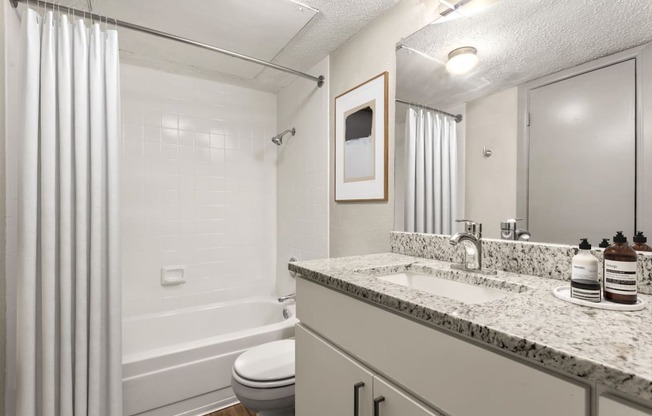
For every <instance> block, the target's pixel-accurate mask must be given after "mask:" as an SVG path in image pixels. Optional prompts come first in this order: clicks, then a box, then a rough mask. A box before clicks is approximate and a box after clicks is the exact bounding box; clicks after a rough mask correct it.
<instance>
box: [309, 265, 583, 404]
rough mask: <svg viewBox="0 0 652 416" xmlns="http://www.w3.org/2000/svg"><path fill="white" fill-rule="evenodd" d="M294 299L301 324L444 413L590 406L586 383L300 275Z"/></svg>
mask: <svg viewBox="0 0 652 416" xmlns="http://www.w3.org/2000/svg"><path fill="white" fill-rule="evenodd" d="M297 300H298V303H297V317H298V318H299V320H300V321H301V322H302V324H303V325H305V326H307V327H309V328H311V329H312V330H314V331H315V332H317V333H319V334H320V335H322V336H324V337H325V338H327V339H328V340H329V341H331V342H332V343H334V344H335V345H337V346H339V347H340V348H342V349H343V350H345V351H346V352H347V353H349V354H350V355H351V356H353V357H355V358H356V359H358V360H360V361H362V362H363V363H365V364H367V365H368V366H370V367H371V368H372V369H373V370H375V371H377V372H378V373H381V374H382V375H384V376H386V377H388V378H390V379H391V380H393V381H395V382H396V383H397V384H399V385H400V386H402V387H403V388H404V389H406V390H407V391H409V392H410V393H411V394H414V395H415V396H417V397H419V398H420V399H421V400H423V401H424V402H425V403H429V404H431V405H432V406H433V407H435V408H437V409H440V410H441V411H443V412H445V413H447V414H451V415H455V416H477V415H528V416H549V415H564V416H585V415H586V414H587V413H588V403H589V396H590V394H589V389H588V387H585V386H581V385H579V384H577V383H574V382H572V381H569V380H565V379H562V378H559V377H556V376H553V375H551V374H549V373H547V372H545V371H541V370H538V369H535V368H533V367H530V366H528V365H526V364H523V363H521V362H518V361H516V360H512V359H510V358H507V357H505V356H503V355H501V354H498V353H495V352H492V351H489V350H487V349H484V348H482V347H479V346H477V345H475V344H473V343H471V342H467V341H463V340H461V339H459V338H456V337H454V336H451V335H448V334H446V333H445V332H442V331H438V330H436V329H433V328H430V327H427V326H425V325H421V324H418V323H416V322H414V321H411V320H409V319H407V318H403V317H400V316H398V315H396V314H394V313H391V312H388V311H385V310H383V309H381V308H378V307H375V306H372V305H369V304H367V303H365V302H362V301H359V300H356V299H353V298H351V297H349V296H346V295H344V294H341V293H339V292H336V291H333V290H331V289H328V288H325V287H322V286H319V285H317V284H315V283H312V282H309V281H307V280H305V279H303V278H300V279H298V280H297Z"/></svg>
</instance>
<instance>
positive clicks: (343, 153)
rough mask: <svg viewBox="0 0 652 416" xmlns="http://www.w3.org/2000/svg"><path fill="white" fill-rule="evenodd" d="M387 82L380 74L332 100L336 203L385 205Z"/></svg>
mask: <svg viewBox="0 0 652 416" xmlns="http://www.w3.org/2000/svg"><path fill="white" fill-rule="evenodd" d="M387 82H388V74H387V72H383V73H382V74H380V75H378V76H376V77H374V78H372V79H370V80H369V81H367V82H365V83H363V84H360V85H358V86H357V87H355V88H353V89H351V90H349V91H347V92H345V93H343V94H341V95H339V96H337V97H336V98H335V202H361V201H387V120H388V114H387V113H388V108H387V107H388V103H387Z"/></svg>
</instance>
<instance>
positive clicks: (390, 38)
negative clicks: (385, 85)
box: [329, 0, 440, 257]
mask: <svg viewBox="0 0 652 416" xmlns="http://www.w3.org/2000/svg"><path fill="white" fill-rule="evenodd" d="M439 6H440V3H439V2H438V1H436V0H427V1H426V0H402V1H400V2H399V3H398V4H397V5H396V6H394V8H392V9H391V10H389V11H388V12H387V13H386V14H384V15H383V16H381V17H380V18H378V19H377V20H376V21H374V22H372V23H371V24H370V25H369V26H367V27H366V28H365V29H364V30H363V31H361V32H360V33H358V34H357V35H355V36H354V37H352V38H351V39H349V40H348V41H347V42H346V43H345V44H344V45H342V46H341V47H340V48H338V49H337V50H336V51H335V52H333V53H332V54H331V56H330V95H331V99H330V106H331V109H332V108H333V107H332V106H333V103H334V100H335V97H337V96H338V95H340V94H341V93H343V92H345V91H347V90H349V89H351V88H353V87H355V86H356V85H358V84H360V83H362V82H365V81H367V80H368V79H370V78H372V77H374V76H376V75H378V74H380V73H382V72H384V71H388V72H389V126H388V134H389V171H388V175H389V200H388V201H387V202H366V203H353V202H349V203H341V202H340V203H336V202H334V199H335V198H334V195H333V193H334V192H333V185H331V186H330V256H331V257H339V256H348V255H356V254H368V253H378V252H384V251H389V232H390V231H391V230H392V229H393V228H394V110H395V103H394V99H395V94H394V93H395V87H396V44H397V43H398V42H399V41H400V40H401V39H402V38H405V37H407V36H409V35H410V34H412V33H414V32H416V31H417V30H419V29H420V28H422V27H423V26H425V25H426V24H427V23H430V22H432V21H433V20H435V18H436V16H437V9H438V7H439ZM333 124H334V115H333V114H331V116H330V126H331V132H332V131H334V128H333V127H334V126H333ZM333 144H334V140H333V137H332V134H331V139H330V146H331V151H330V154H331V156H330V159H329V162H330V169H329V170H330V174H331V177H332V175H333V169H332V167H333V154H334V148H333ZM331 182H332V181H331Z"/></svg>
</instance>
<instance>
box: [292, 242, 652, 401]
mask: <svg viewBox="0 0 652 416" xmlns="http://www.w3.org/2000/svg"><path fill="white" fill-rule="evenodd" d="M289 268H290V270H291V271H295V272H298V273H300V274H301V275H302V276H303V277H304V278H306V279H308V280H310V281H314V282H317V283H320V284H322V285H324V286H327V287H330V288H333V289H336V290H339V291H342V292H345V293H347V294H350V295H352V296H354V297H357V298H360V299H362V300H364V301H366V302H369V303H372V304H377V305H381V306H383V307H385V308H386V309H389V310H392V311H394V312H397V313H399V314H403V315H407V316H410V317H412V318H414V319H416V320H418V321H421V322H422V323H424V324H426V325H429V326H433V327H435V328H442V329H446V330H449V331H452V332H455V333H458V334H461V335H464V336H467V337H470V338H473V339H474V340H476V341H478V342H480V343H486V344H490V345H492V346H494V347H497V348H499V349H500V350H502V351H504V352H508V353H512V354H514V355H517V356H520V357H524V358H527V359H529V360H533V361H535V362H537V363H540V364H541V365H543V366H544V367H548V368H550V369H554V370H557V371H561V372H564V373H567V374H570V375H573V376H576V377H579V378H581V379H585V380H587V381H591V382H596V383H599V384H602V385H605V386H607V387H610V388H612V389H614V390H616V391H619V392H622V393H624V394H627V395H630V396H634V397H636V398H639V399H641V400H644V401H648V402H652V296H649V295H639V296H640V298H641V299H643V300H645V302H646V303H647V305H646V308H645V309H643V310H642V311H637V312H616V311H607V310H601V309H594V308H587V307H583V306H578V305H573V304H571V303H568V302H564V301H562V300H560V299H557V298H555V297H554V296H553V294H552V289H554V288H555V287H558V286H562V285H567V284H568V282H563V281H559V280H554V279H546V278H542V277H534V276H528V275H522V274H516V273H507V272H500V271H499V272H498V275H497V276H485V275H478V274H473V273H464V272H461V271H455V270H451V269H450V263H446V262H442V261H438V260H430V259H424V258H420V257H411V256H406V255H402V254H395V253H386V254H373V255H367V256H356V257H341V258H334V259H325V260H313V261H304V262H297V263H290V265H289ZM408 269H410V270H413V271H420V272H425V273H429V272H431V273H432V272H433V271H435V272H437V271H441V270H443V271H444V272H443V273H444V274H445V275H446V277H447V278H450V279H453V280H459V281H462V282H467V283H474V281H475V280H482V285H484V286H488V287H496V288H502V289H503V290H507V291H508V292H509V294H508V295H507V296H506V297H504V298H501V299H498V300H494V301H491V302H487V303H483V304H476V305H469V304H465V303H462V302H458V301H455V300H450V299H447V298H443V297H440V296H436V295H433V294H430V293H426V292H422V291H418V290H414V289H410V288H407V287H404V286H400V285H397V284H393V283H389V282H384V281H381V280H379V279H376V278H375V277H373V276H374V275H378V274H384V273H392V272H399V271H405V270H408Z"/></svg>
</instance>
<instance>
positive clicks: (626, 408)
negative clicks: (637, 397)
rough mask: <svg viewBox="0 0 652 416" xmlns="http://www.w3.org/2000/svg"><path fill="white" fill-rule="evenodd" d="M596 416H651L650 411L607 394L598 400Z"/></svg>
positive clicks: (651, 412) (651, 410)
mask: <svg viewBox="0 0 652 416" xmlns="http://www.w3.org/2000/svg"><path fill="white" fill-rule="evenodd" d="M598 416H652V409H646V408H643V407H642V406H638V405H636V404H634V403H630V402H628V401H627V400H623V399H621V398H619V397H615V396H611V395H609V394H607V395H604V396H600V398H599V399H598Z"/></svg>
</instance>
